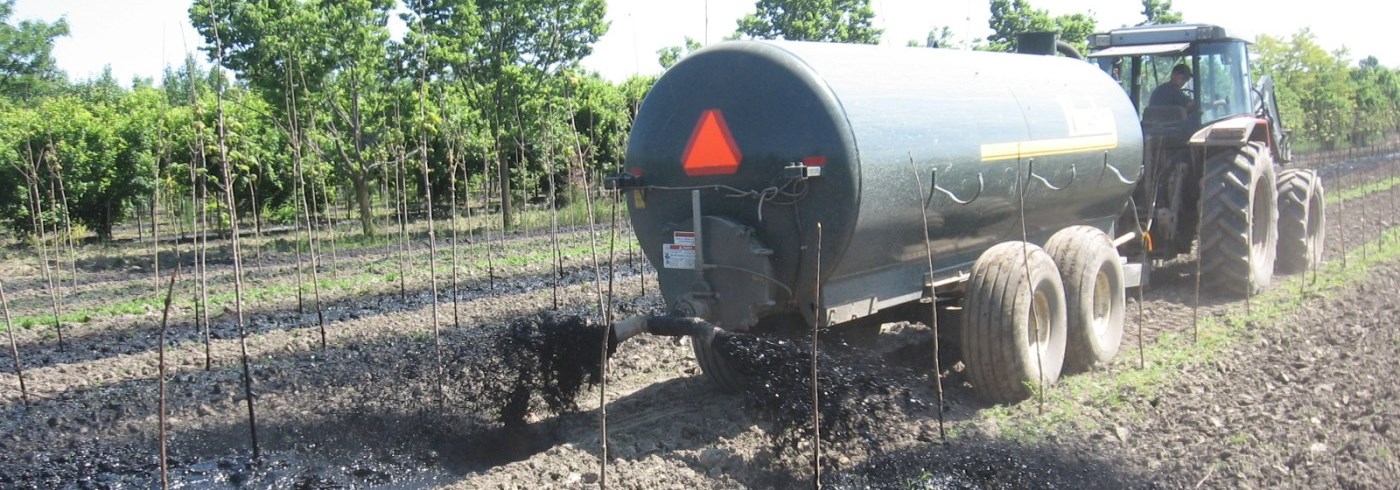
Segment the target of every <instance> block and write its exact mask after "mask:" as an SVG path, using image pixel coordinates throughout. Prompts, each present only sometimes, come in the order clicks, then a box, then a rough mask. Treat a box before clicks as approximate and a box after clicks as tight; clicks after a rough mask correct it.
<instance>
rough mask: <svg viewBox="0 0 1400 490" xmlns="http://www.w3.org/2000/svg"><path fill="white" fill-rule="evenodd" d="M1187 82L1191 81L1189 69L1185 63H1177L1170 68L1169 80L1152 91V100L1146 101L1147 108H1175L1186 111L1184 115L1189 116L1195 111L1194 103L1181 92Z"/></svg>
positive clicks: (1188, 96)
mask: <svg viewBox="0 0 1400 490" xmlns="http://www.w3.org/2000/svg"><path fill="white" fill-rule="evenodd" d="M1189 81H1191V68H1190V67H1188V66H1186V64H1185V63H1178V64H1177V65H1176V66H1174V67H1172V77H1171V79H1170V80H1167V81H1165V82H1162V84H1161V85H1158V86H1157V88H1156V89H1155V90H1153V91H1152V98H1150V99H1148V100H1147V105H1148V106H1149V107H1171V106H1176V107H1180V108H1183V109H1186V113H1187V114H1190V113H1191V112H1192V111H1193V110H1195V109H1196V101H1195V100H1192V99H1191V96H1190V95H1186V92H1183V91H1182V89H1183V88H1185V87H1186V82H1189Z"/></svg>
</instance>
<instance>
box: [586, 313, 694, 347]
mask: <svg viewBox="0 0 1400 490" xmlns="http://www.w3.org/2000/svg"><path fill="white" fill-rule="evenodd" d="M642 333H649V334H652V335H664V336H667V337H686V336H689V337H694V338H695V339H696V340H698V341H701V342H704V343H706V344H709V343H710V342H712V341H714V339H715V335H716V334H717V333H719V327H716V326H714V325H713V324H711V323H710V322H707V321H705V320H703V319H700V318H695V317H685V316H641V315H638V316H634V317H629V318H626V319H624V320H622V321H620V322H617V323H615V324H613V326H612V333H610V334H609V335H608V353H609V354H611V353H613V352H614V351H616V350H617V345H618V344H620V343H622V341H624V340H627V339H630V338H632V337H635V336H637V335H639V334H642Z"/></svg>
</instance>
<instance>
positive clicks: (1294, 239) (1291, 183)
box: [1275, 169, 1327, 274]
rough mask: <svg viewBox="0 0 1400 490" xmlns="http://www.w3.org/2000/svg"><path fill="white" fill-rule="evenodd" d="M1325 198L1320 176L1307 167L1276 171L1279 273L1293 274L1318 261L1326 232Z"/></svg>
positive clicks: (1320, 259)
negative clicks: (1277, 172)
mask: <svg viewBox="0 0 1400 490" xmlns="http://www.w3.org/2000/svg"><path fill="white" fill-rule="evenodd" d="M1325 211H1326V200H1325V199H1323V190H1322V179H1321V178H1319V177H1318V176H1317V173H1316V172H1313V171H1312V170H1309V169H1289V170H1284V171H1282V172H1279V174H1278V263H1277V264H1275V267H1277V269H1278V271H1279V272H1282V273H1285V274H1295V273H1299V272H1303V271H1306V270H1308V268H1309V267H1313V266H1316V265H1317V264H1318V263H1319V262H1322V245H1323V243H1324V240H1325V238H1326V234H1327V226H1326V223H1327V222H1326V220H1327V214H1326V212H1325Z"/></svg>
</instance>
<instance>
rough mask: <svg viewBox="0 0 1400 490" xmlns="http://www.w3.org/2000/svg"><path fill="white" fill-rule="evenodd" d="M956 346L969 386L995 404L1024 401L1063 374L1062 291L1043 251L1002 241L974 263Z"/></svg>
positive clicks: (1057, 277) (1049, 261) (1063, 316)
mask: <svg viewBox="0 0 1400 490" xmlns="http://www.w3.org/2000/svg"><path fill="white" fill-rule="evenodd" d="M966 294H967V297H966V301H965V303H966V305H965V311H963V325H962V332H961V339H960V341H961V342H960V343H961V345H962V357H963V362H964V363H966V364H967V371H968V377H969V379H970V380H971V381H972V385H973V388H974V389H976V390H977V393H978V395H979V396H980V397H982V398H983V399H985V400H987V401H990V402H993V403H1013V402H1018V401H1021V400H1024V399H1026V398H1029V397H1030V396H1031V395H1032V394H1034V393H1035V391H1036V390H1037V389H1040V388H1043V387H1045V386H1049V385H1051V384H1053V383H1054V382H1055V380H1057V379H1059V377H1060V368H1061V367H1062V365H1063V363H1064V358H1065V291H1064V286H1063V284H1062V283H1061V282H1060V273H1059V270H1057V269H1056V268H1055V262H1054V260H1052V259H1051V258H1050V255H1049V254H1047V253H1045V251H1044V250H1042V249H1041V248H1040V247H1037V246H1035V245H1031V244H1027V243H1024V242H1006V243H1002V244H999V245H997V246H995V247H992V248H991V249H989V250H987V251H986V252H983V253H982V256H981V257H979V258H978V259H977V262H976V263H975V264H973V266H972V279H971V281H970V282H969V284H968V287H967V293H966Z"/></svg>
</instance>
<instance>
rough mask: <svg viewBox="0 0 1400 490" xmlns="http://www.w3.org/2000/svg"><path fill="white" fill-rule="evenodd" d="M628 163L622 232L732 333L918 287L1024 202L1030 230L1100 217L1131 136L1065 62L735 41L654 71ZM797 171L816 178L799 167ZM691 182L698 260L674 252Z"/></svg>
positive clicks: (1107, 225) (1111, 94)
mask: <svg viewBox="0 0 1400 490" xmlns="http://www.w3.org/2000/svg"><path fill="white" fill-rule="evenodd" d="M626 161H627V167H628V169H629V170H630V172H631V173H632V174H633V175H636V176H638V177H639V178H638V179H637V180H636V186H635V187H633V188H632V190H631V191H630V192H629V193H628V195H629V197H628V202H629V206H630V208H631V213H632V222H633V226H634V228H635V229H636V231H637V237H638V240H639V241H640V243H641V246H642V248H643V249H644V250H645V253H646V255H647V257H648V259H649V260H650V261H651V262H652V264H654V265H655V266H656V268H657V270H658V271H659V274H660V281H661V286H662V293H663V295H664V296H665V297H666V300H667V302H668V303H669V304H671V305H672V306H673V307H676V306H678V305H682V304H685V305H686V306H685V307H686V308H691V307H692V306H693V305H697V304H703V305H702V306H703V307H702V308H700V309H702V310H705V311H702V312H697V313H701V314H705V315H706V316H709V317H711V318H714V319H717V320H718V321H719V323H720V326H721V327H723V328H727V329H737V330H743V329H747V328H750V327H751V326H752V325H753V324H754V323H756V322H758V321H759V320H761V319H763V318H765V317H770V316H773V315H780V314H794V313H800V314H802V315H803V316H805V317H806V318H808V319H809V320H810V319H812V317H813V315H815V316H816V317H817V319H819V320H820V321H821V322H822V323H823V324H833V323H839V322H843V321H847V320H850V319H853V318H858V317H862V316H865V315H869V314H872V313H874V312H876V311H878V310H880V309H882V308H887V307H889V306H893V305H896V304H900V303H904V302H908V301H911V300H915V299H918V298H919V297H920V296H922V295H923V294H924V292H925V289H926V288H927V287H928V285H930V284H932V283H933V282H934V281H935V280H937V279H943V278H945V277H948V276H952V275H955V274H957V273H958V272H960V271H966V270H967V269H969V268H970V266H971V264H972V262H974V261H975V260H976V259H977V257H978V255H979V254H980V253H981V252H982V251H984V250H986V249H988V248H990V247H991V246H993V245H995V244H997V243H1000V242H1003V241H1008V240H1020V239H1021V237H1022V227H1021V213H1020V212H1019V211H1018V210H1019V209H1020V206H1021V202H1022V201H1024V208H1025V213H1024V215H1025V223H1026V226H1025V232H1026V234H1027V236H1028V238H1029V240H1030V241H1031V242H1035V243H1044V241H1045V240H1046V239H1048V238H1049V236H1050V235H1051V234H1053V233H1054V232H1055V231H1057V230H1060V229H1062V228H1064V227H1067V226H1071V225H1076V224H1088V225H1092V226H1096V227H1099V228H1101V229H1104V230H1106V231H1112V230H1111V228H1112V226H1113V222H1114V220H1115V218H1116V217H1117V216H1118V215H1119V214H1120V213H1121V212H1122V211H1123V209H1124V205H1125V203H1126V201H1127V197H1128V195H1129V193H1130V192H1131V190H1132V186H1131V185H1129V184H1126V183H1124V180H1128V181H1131V180H1135V179H1136V178H1137V176H1138V173H1139V172H1140V168H1141V166H1140V165H1141V162H1142V136H1141V132H1140V129H1139V124H1138V119H1137V117H1136V113H1135V112H1134V110H1133V107H1132V105H1131V103H1130V102H1129V101H1128V99H1127V97H1126V96H1125V95H1124V93H1123V90H1122V89H1121V88H1119V87H1118V86H1117V85H1116V84H1115V82H1114V81H1113V80H1111V79H1110V78H1109V77H1108V76H1107V75H1105V74H1104V73H1103V72H1102V71H1100V70H1098V69H1097V68H1095V67H1094V66H1092V65H1090V64H1088V63H1085V62H1083V61H1079V60H1074V59H1069V58H1056V57H1047V56H1031V55H1019V54H1003V53H986V52H969V51H957V50H945V49H927V48H892V47H878V46H864V45H848V44H823V43H796V42H755V41H737V42H727V43H723V44H719V45H716V46H712V47H709V48H706V49H703V50H700V51H697V52H695V53H694V54H691V55H690V56H687V57H686V58H685V59H684V60H682V61H681V62H680V63H678V64H677V65H676V66H674V67H672V68H671V69H670V70H669V71H667V72H666V73H665V74H664V75H663V76H662V77H661V78H660V79H659V80H658V81H657V82H656V84H655V86H654V87H653V88H652V90H651V92H650V93H649V94H648V95H647V97H646V100H645V101H644V102H643V103H642V105H641V108H640V110H639V112H638V114H637V118H636V120H635V122H634V125H633V129H632V133H631V137H630V140H629V145H628V148H627V160H626ZM799 165H800V166H799ZM788 167H792V168H788ZM804 167H805V168H804ZM814 167H817V168H819V169H820V170H819V171H820V175H818V176H811V177H808V178H805V179H804V178H801V177H800V176H801V175H804V174H811V173H813V171H812V170H811V169H812V168H814ZM916 174H917V179H916ZM935 179H936V182H934V180H935ZM979 182H981V183H980V184H979ZM918 183H921V184H922V185H919V184H918ZM935 184H936V187H937V188H939V189H942V190H934V187H935ZM1057 188H1058V190H1056V189H1057ZM694 189H700V190H701V193H700V202H701V210H700V211H701V213H700V214H702V215H704V216H705V218H704V219H703V220H702V221H703V222H704V223H705V225H704V229H702V230H701V231H702V236H703V240H704V242H703V243H702V244H701V245H702V247H699V248H700V250H701V253H703V254H704V255H703V256H702V257H701V258H700V262H702V263H704V264H707V265H708V266H709V267H708V268H707V269H706V270H705V271H704V273H703V274H697V273H696V271H694V270H691V269H689V268H688V266H689V265H690V264H691V263H692V262H693V260H692V261H690V262H688V261H687V260H688V259H689V257H687V255H686V254H693V253H695V252H694V247H693V246H692V245H691V243H690V242H692V241H693V240H694V239H693V238H692V237H691V235H690V233H692V232H693V231H695V225H694V223H693V219H692V216H693V214H694V213H693V212H692V211H693V210H692V199H691V192H689V191H691V190H694ZM1018 189H1019V190H1021V191H1019V192H1018ZM921 194H922V195H923V198H922V199H921V197H920V196H921ZM955 199H957V200H963V201H966V200H971V202H970V203H968V204H965V205H963V204H959V203H957V202H956V201H955ZM921 205H922V206H926V207H927V211H928V214H929V224H930V226H931V234H932V237H933V238H932V242H931V243H932V246H933V260H934V267H935V269H936V271H937V272H936V274H935V277H934V278H929V277H928V273H927V271H928V266H927V262H926V258H925V251H924V250H925V249H924V244H923V228H922V225H921V219H922V216H921V213H920V209H919V208H920V206H921ZM819 224H820V230H821V231H820V257H818V251H819V250H818V225H819ZM712 227H713V229H711V228H712ZM818 260H819V261H820V279H818V276H817V273H818V267H817V264H818ZM702 277H703V280H702ZM818 280H820V284H821V289H820V293H821V295H820V300H818V296H817V294H816V293H817V292H818V289H817V287H816V285H817V283H818Z"/></svg>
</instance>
